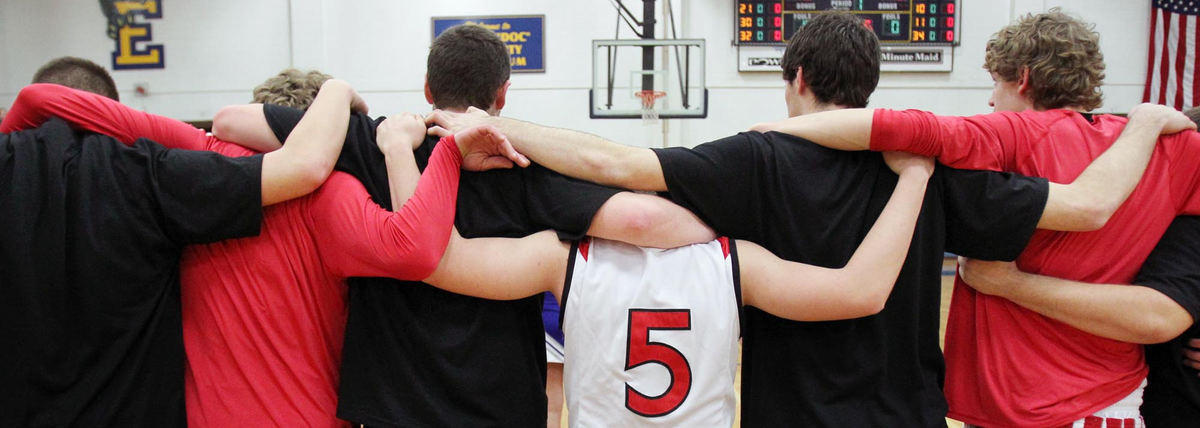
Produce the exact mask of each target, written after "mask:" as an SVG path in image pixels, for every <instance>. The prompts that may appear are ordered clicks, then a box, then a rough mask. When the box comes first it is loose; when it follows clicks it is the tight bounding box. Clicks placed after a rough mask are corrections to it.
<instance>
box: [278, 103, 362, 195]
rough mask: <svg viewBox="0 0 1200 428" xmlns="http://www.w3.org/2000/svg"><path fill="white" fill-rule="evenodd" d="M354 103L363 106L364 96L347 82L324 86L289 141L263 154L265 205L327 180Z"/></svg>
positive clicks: (344, 135) (308, 189)
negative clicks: (361, 96)
mask: <svg viewBox="0 0 1200 428" xmlns="http://www.w3.org/2000/svg"><path fill="white" fill-rule="evenodd" d="M352 106H362V100H361V99H360V98H358V94H356V93H355V92H354V89H353V88H351V87H350V85H349V84H347V83H346V82H344V81H341V80H329V81H327V82H325V84H324V85H322V86H321V91H320V92H319V93H317V98H316V99H315V100H313V104H312V107H310V108H309V109H308V112H306V113H305V114H304V118H303V119H301V120H300V123H299V124H297V125H296V129H295V130H294V131H293V132H292V133H291V135H290V136H289V137H288V140H287V144H285V145H284V146H283V148H281V149H279V150H276V151H273V152H270V153H267V154H265V155H263V164H262V196H263V205H264V206H265V205H271V204H275V203H278V202H282V201H286V200H288V199H292V198H295V197H298V196H303V195H306V194H308V193H309V192H312V191H313V190H314V189H316V188H317V187H318V186H320V185H321V183H324V182H325V179H326V178H327V177H329V173H330V172H332V171H333V165H334V164H335V163H336V162H337V156H338V153H339V152H341V150H342V143H343V141H344V140H345V139H346V128H347V124H348V123H349V120H350V108H351V107H352Z"/></svg>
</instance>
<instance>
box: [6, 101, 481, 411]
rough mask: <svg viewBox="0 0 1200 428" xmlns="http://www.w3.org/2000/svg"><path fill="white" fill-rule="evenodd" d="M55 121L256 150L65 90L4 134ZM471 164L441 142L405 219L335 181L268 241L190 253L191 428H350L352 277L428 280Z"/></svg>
mask: <svg viewBox="0 0 1200 428" xmlns="http://www.w3.org/2000/svg"><path fill="white" fill-rule="evenodd" d="M49 116H58V117H61V118H63V119H65V120H67V121H68V122H71V123H72V124H73V126H76V127H79V128H82V129H85V130H88V131H92V132H98V133H102V134H107V135H111V136H113V137H116V138H117V139H118V140H121V141H122V142H125V143H127V144H128V143H132V142H133V141H134V140H136V139H137V138H139V137H145V138H149V139H151V140H154V141H156V142H158V143H160V144H163V145H166V146H168V147H173V148H183V149H193V150H211V151H216V152H220V153H222V154H225V155H229V156H246V155H250V154H253V153H254V152H252V151H250V150H248V149H245V148H243V147H241V146H237V145H234V144H231V143H226V142H223V141H220V140H218V139H216V138H214V137H212V136H211V135H208V134H207V133H205V132H204V131H202V130H198V129H196V128H193V127H191V126H190V125H187V124H185V123H183V122H179V121H176V120H173V119H169V118H165V117H161V116H156V115H152V114H148V113H144V112H140V111H137V110H133V109H130V108H128V107H125V106H123V105H121V104H119V103H116V102H114V101H112V100H109V99H107V98H104V97H100V96H97V95H94V94H90V93H86V92H80V91H75V90H71V89H68V88H65V87H62V86H57V85H44V84H43V85H31V86H29V87H27V88H25V89H24V90H22V91H21V93H20V95H19V96H18V98H17V101H16V102H15V103H14V105H13V108H12V110H11V111H10V112H9V114H8V116H6V117H5V119H4V122H3V123H2V124H0V129H3V130H4V131H0V132H9V131H12V130H14V129H20V128H28V127H30V126H33V125H35V124H37V123H40V122H42V121H44V120H45V119H46V118H47V117H49ZM446 143H449V144H446ZM460 164H461V159H460V158H459V155H458V153H457V147H456V145H455V144H454V141H453V138H448V139H447V140H446V141H443V143H442V144H438V146H437V148H435V150H434V153H433V156H432V157H431V158H430V162H429V167H428V168H427V169H426V173H425V174H424V175H423V176H422V178H421V181H420V183H419V184H418V186H417V190H416V193H415V194H413V196H412V197H411V198H410V199H409V200H408V202H406V203H405V205H404V206H403V208H401V209H400V210H399V211H397V212H394V213H393V212H389V211H386V210H384V209H382V208H380V207H379V206H378V205H376V204H375V203H374V202H372V201H371V199H370V196H368V194H367V192H366V190H365V189H364V188H363V186H362V184H361V183H359V182H358V181H357V180H355V179H354V178H353V177H351V176H350V175H348V174H345V173H341V172H334V173H333V175H331V176H330V177H329V179H328V180H327V181H326V182H325V184H324V185H323V186H321V188H319V189H317V190H316V191H315V192H313V193H312V194H310V195H308V196H305V197H302V198H297V199H294V200H291V201H287V202H284V203H280V204H276V205H273V206H270V207H267V208H266V209H264V210H263V225H262V233H261V234H260V235H259V236H258V237H254V238H243V239H233V240H228V241H222V242H218V243H214V244H208V245H195V246H190V247H187V249H186V250H185V251H184V254H183V258H182V266H181V274H180V275H181V284H182V301H183V338H184V345H185V350H186V352H187V358H188V364H187V370H186V372H185V376H186V385H185V388H186V399H187V415H188V423H189V425H192V426H239V425H245V426H345V425H346V423H345V422H342V421H339V420H338V419H337V418H336V417H335V411H336V407H337V394H336V392H337V391H336V385H337V380H338V368H339V365H340V362H341V353H342V335H343V332H344V329H345V323H346V286H345V285H344V281H343V280H344V279H345V278H347V277H351V276H372V277H373V276H380V277H393V278H398V279H405V280H420V279H424V278H425V277H427V276H429V274H431V273H432V272H433V270H434V269H436V268H437V263H438V261H439V260H440V259H441V256H442V253H443V252H444V251H445V248H446V243H447V242H448V240H449V236H450V230H451V226H452V225H453V220H454V202H455V198H456V196H457V190H458V177H459V174H458V170H459V167H460Z"/></svg>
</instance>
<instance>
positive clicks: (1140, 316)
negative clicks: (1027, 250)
mask: <svg viewBox="0 0 1200 428" xmlns="http://www.w3.org/2000/svg"><path fill="white" fill-rule="evenodd" d="M959 272H960V273H961V274H962V278H963V281H965V282H966V283H967V284H968V285H970V286H971V287H972V288H974V289H975V291H978V292H980V293H983V294H988V295H993V296H997V297H1003V298H1005V299H1008V300H1011V301H1013V303H1016V304H1018V305H1021V306H1022V307H1024V308H1026V309H1029V310H1031V311H1034V312H1037V313H1039V314H1042V315H1045V316H1047V317H1050V318H1053V319H1055V320H1058V321H1061V322H1064V323H1066V324H1068V325H1070V326H1072V327H1075V328H1078V329H1080V330H1083V331H1086V332H1088V333H1091V334H1094V335H1097V336H1102V337H1107V338H1109V339H1114V340H1120V341H1123V342H1131V343H1142V344H1147V343H1160V342H1166V341H1168V340H1171V339H1173V338H1175V337H1176V336H1178V335H1179V334H1180V333H1183V332H1184V331H1185V330H1187V328H1188V327H1190V326H1191V325H1192V316H1191V315H1190V314H1188V312H1187V310H1185V309H1184V308H1183V307H1182V306H1180V305H1179V304H1178V303H1176V302H1175V301H1174V300H1171V298H1169V297H1167V296H1166V295H1165V294H1163V293H1161V292H1159V291H1157V290H1154V289H1152V288H1149V287H1142V286H1138V285H1119V284H1090V283H1085V282H1078V281H1070V280H1065V279H1059V278H1054V277H1049V276H1043V275H1035V274H1031V273H1025V272H1022V271H1020V270H1018V269H1017V267H1016V264H1014V263H1012V262H986V261H980V260H972V259H967V258H959Z"/></svg>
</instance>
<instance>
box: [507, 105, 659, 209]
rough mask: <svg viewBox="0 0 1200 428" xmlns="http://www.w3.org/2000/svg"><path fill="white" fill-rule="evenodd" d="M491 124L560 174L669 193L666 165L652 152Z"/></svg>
mask: <svg viewBox="0 0 1200 428" xmlns="http://www.w3.org/2000/svg"><path fill="white" fill-rule="evenodd" d="M487 123H490V124H493V125H495V126H496V127H497V128H499V129H500V131H501V132H503V133H504V135H506V136H507V137H508V139H509V141H512V143H513V146H514V147H516V149H517V151H519V152H521V153H522V154H524V155H526V156H528V157H529V158H530V159H532V160H533V161H534V162H537V163H539V164H541V165H542V166H545V167H547V168H550V169H552V170H554V171H556V172H558V173H559V174H563V175H567V176H571V177H575V178H578V179H581V180H587V181H591V182H594V183H599V184H603V185H606V186H614V187H622V188H626V189H632V190H647V191H656V192H661V191H666V190H667V184H666V181H665V179H664V178H663V172H662V165H660V164H659V163H658V157H657V156H655V155H654V152H652V151H650V149H646V148H640V147H631V146H626V145H622V144H617V143H615V142H612V141H609V140H606V139H603V138H600V137H598V136H595V135H592V134H588V133H585V132H579V131H573V130H569V129H561V128H551V127H546V126H541V125H536V124H533V123H529V122H523V121H519V120H515V119H509V118H500V117H494V118H490V119H489V120H488V122H487Z"/></svg>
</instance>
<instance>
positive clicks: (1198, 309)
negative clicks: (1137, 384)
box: [1133, 216, 1200, 428]
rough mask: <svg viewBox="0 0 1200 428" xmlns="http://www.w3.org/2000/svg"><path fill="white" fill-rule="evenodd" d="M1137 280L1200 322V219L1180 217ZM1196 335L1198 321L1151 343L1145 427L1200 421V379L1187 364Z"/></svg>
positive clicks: (1190, 424)
mask: <svg viewBox="0 0 1200 428" xmlns="http://www.w3.org/2000/svg"><path fill="white" fill-rule="evenodd" d="M1133 283H1134V284H1138V285H1144V286H1146V287H1150V288H1153V289H1155V290H1158V291H1159V292H1162V293H1163V294H1165V295H1167V297H1170V298H1171V299H1172V300H1174V301H1175V302H1177V303H1179V305H1180V306H1183V308H1184V309H1186V310H1187V311H1188V313H1189V314H1191V315H1192V319H1193V320H1200V217H1191V216H1188V217H1178V218H1176V219H1175V221H1174V222H1172V223H1171V227H1170V228H1168V229H1167V232H1166V233H1165V234H1163V237H1162V239H1160V240H1159V241H1158V245H1157V246H1156V247H1154V251H1153V252H1151V253H1150V256H1149V257H1147V258H1146V263H1145V264H1143V265H1142V270H1141V272H1139V273H1138V277H1137V279H1135V280H1134V281H1133ZM1192 338H1200V326H1197V325H1196V324H1192V327H1191V328H1188V330H1187V331H1185V332H1184V333H1183V334H1182V335H1180V336H1179V337H1177V338H1175V339H1173V340H1171V341H1169V342H1166V343H1160V344H1156V345H1147V346H1146V363H1147V364H1149V365H1150V375H1149V378H1148V379H1147V384H1146V391H1145V393H1144V394H1143V396H1142V417H1144V418H1145V419H1146V426H1148V427H1188V428H1191V427H1194V426H1196V424H1197V421H1200V377H1198V376H1197V375H1196V374H1197V372H1196V369H1193V368H1191V367H1188V366H1185V365H1184V364H1183V349H1184V347H1185V346H1186V344H1187V341H1188V339H1192Z"/></svg>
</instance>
